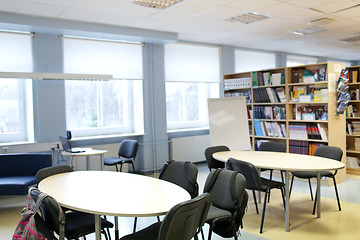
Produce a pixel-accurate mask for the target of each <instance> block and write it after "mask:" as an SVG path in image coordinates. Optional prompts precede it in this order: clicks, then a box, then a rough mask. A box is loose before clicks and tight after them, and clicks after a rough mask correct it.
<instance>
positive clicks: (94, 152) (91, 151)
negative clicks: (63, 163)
mask: <svg viewBox="0 0 360 240" xmlns="http://www.w3.org/2000/svg"><path fill="white" fill-rule="evenodd" d="M82 149H84V150H85V152H79V153H71V152H66V151H62V155H64V156H92V155H100V154H105V153H107V150H96V149H92V148H82ZM74 150H76V149H74Z"/></svg>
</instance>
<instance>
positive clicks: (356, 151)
mask: <svg viewBox="0 0 360 240" xmlns="http://www.w3.org/2000/svg"><path fill="white" fill-rule="evenodd" d="M346 69H348V70H349V73H348V78H349V82H348V84H347V85H348V86H349V91H348V92H349V94H350V99H351V100H350V101H349V103H348V107H347V109H346V127H347V128H346V133H347V134H346V145H347V150H346V156H347V157H348V159H347V160H348V162H347V169H346V171H347V172H348V173H351V174H357V175H360V166H359V164H360V160H359V161H358V163H357V164H356V158H358V159H360V148H359V147H358V146H355V145H356V144H355V141H358V140H359V141H360V133H355V132H352V131H351V132H349V129H348V125H349V126H352V125H353V123H354V122H360V112H358V111H357V110H359V111H360V81H359V73H360V66H354V67H348V68H346ZM354 73H355V74H354ZM357 139H358V140H357Z"/></svg>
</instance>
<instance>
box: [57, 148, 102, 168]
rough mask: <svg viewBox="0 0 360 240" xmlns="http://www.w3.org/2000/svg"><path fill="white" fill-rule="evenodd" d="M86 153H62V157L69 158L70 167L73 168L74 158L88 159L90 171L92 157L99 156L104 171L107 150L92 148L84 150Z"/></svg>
mask: <svg viewBox="0 0 360 240" xmlns="http://www.w3.org/2000/svg"><path fill="white" fill-rule="evenodd" d="M84 150H85V151H84V152H79V153H72V152H66V151H62V153H61V154H62V155H64V156H66V157H67V160H68V165H70V166H73V164H72V158H73V157H85V158H86V170H89V166H90V156H95V155H99V156H100V169H101V170H103V169H104V154H105V153H107V150H96V149H92V148H84Z"/></svg>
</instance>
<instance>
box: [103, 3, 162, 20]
mask: <svg viewBox="0 0 360 240" xmlns="http://www.w3.org/2000/svg"><path fill="white" fill-rule="evenodd" d="M160 12H162V10H160V9H156V8H148V7H143V6H140V5H135V4H127V5H125V6H123V7H121V8H118V9H117V10H116V11H114V12H111V13H109V14H108V16H109V17H111V16H112V15H123V16H130V17H137V18H146V17H149V16H151V15H153V14H155V13H160Z"/></svg>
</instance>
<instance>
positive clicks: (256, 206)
mask: <svg viewBox="0 0 360 240" xmlns="http://www.w3.org/2000/svg"><path fill="white" fill-rule="evenodd" d="M252 192H253V197H254V203H255V208H256V214H259V208H258V205H257V201H256V193H255V190H252Z"/></svg>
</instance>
